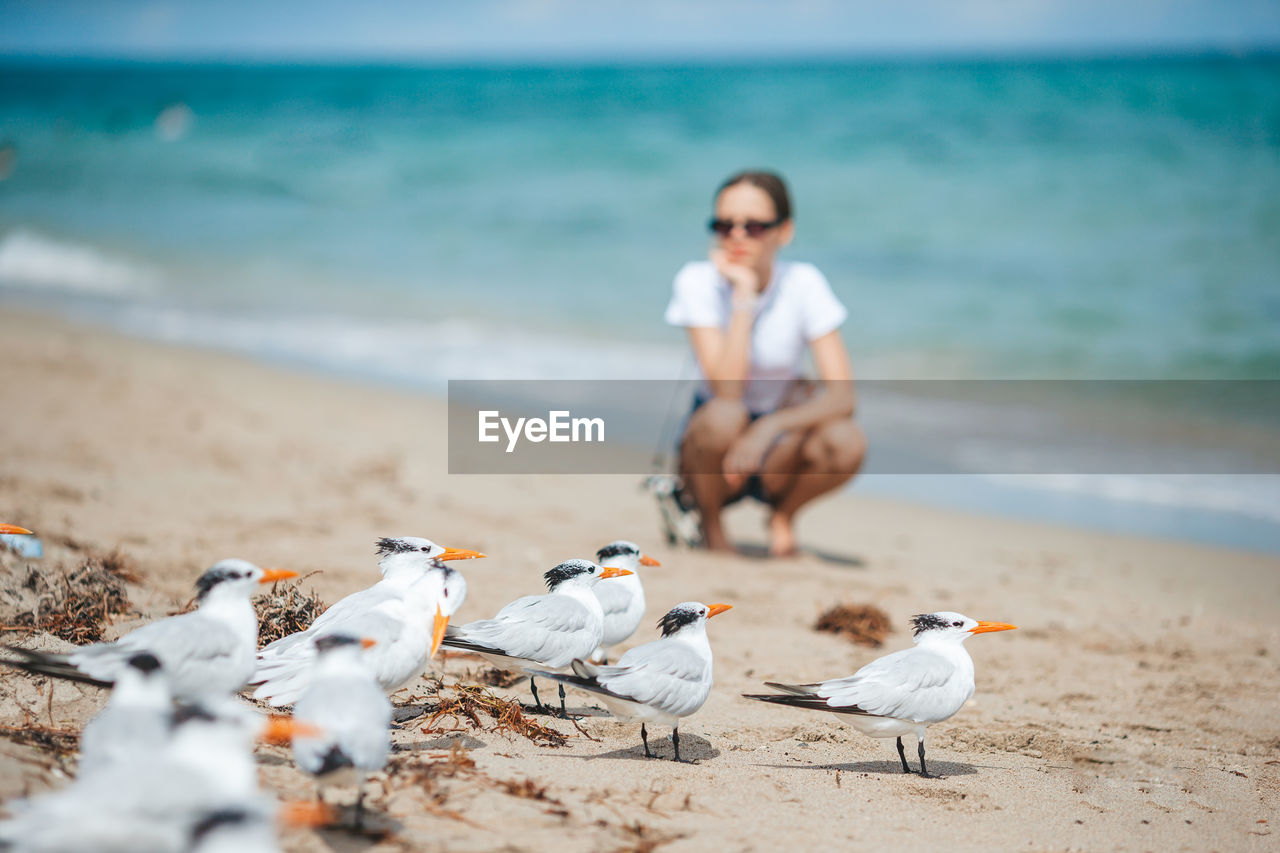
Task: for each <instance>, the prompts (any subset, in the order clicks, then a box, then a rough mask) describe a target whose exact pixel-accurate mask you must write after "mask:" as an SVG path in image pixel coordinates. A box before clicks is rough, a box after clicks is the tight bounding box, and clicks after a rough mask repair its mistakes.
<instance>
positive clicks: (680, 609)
mask: <svg viewBox="0 0 1280 853" xmlns="http://www.w3.org/2000/svg"><path fill="white" fill-rule="evenodd" d="M706 612H707V611H706V608H705V607H699V606H697V605H693V604H677V605H676V606H675V607H673V608H671V609H670V610H669V611H667V615H666V616H663V617H662V618H661V619H659V620H658V627H659V628H661V629H662V636H664V637H670V636H671V635H672V634H674V633H675V632H676V631H679V630H680V629H681V628H683V627H685V626H686V625H692V624H693V623H695V622H697V621H698V620H699V619H702V618H703V617H704V616H706Z"/></svg>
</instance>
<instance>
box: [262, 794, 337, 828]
mask: <svg viewBox="0 0 1280 853" xmlns="http://www.w3.org/2000/svg"><path fill="white" fill-rule="evenodd" d="M337 819H338V813H337V811H336V810H335V809H334V808H333V806H330V805H328V804H327V803H316V802H310V801H304V802H298V803H281V804H280V810H279V811H278V812H276V820H277V821H279V823H280V825H281V826H285V827H290V828H293V829H318V828H319V827H322V826H328V825H330V824H331V823H333V822H334V821H336V820H337Z"/></svg>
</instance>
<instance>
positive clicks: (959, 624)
mask: <svg viewBox="0 0 1280 853" xmlns="http://www.w3.org/2000/svg"><path fill="white" fill-rule="evenodd" d="M962 625H964V623H963V622H952V623H951V627H952V628H959V627H961V626H962Z"/></svg>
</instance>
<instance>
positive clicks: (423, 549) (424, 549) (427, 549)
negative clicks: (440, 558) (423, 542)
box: [418, 548, 431, 551]
mask: <svg viewBox="0 0 1280 853" xmlns="http://www.w3.org/2000/svg"><path fill="white" fill-rule="evenodd" d="M418 550H419V551H429V550H431V549H429V548H419V549H418Z"/></svg>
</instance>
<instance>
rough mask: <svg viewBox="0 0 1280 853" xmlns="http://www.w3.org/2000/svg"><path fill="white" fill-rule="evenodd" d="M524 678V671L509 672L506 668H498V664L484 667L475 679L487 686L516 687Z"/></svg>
mask: <svg viewBox="0 0 1280 853" xmlns="http://www.w3.org/2000/svg"><path fill="white" fill-rule="evenodd" d="M524 679H525V676H524V674H523V673H519V672H507V671H506V670H505V669H498V668H497V667H496V666H491V667H488V668H486V669H482V670H480V672H478V673H476V675H475V680H476V681H477V682H479V683H480V684H483V685H485V686H486V687H502V688H507V687H514V686H515V685H516V684H519V683H520V682H522V681H524Z"/></svg>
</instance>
